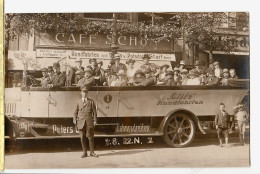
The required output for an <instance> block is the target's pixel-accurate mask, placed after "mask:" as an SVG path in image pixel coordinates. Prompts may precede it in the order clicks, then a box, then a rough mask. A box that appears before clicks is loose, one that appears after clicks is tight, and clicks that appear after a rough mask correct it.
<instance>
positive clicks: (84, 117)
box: [73, 98, 97, 129]
mask: <svg viewBox="0 0 260 174" xmlns="http://www.w3.org/2000/svg"><path fill="white" fill-rule="evenodd" d="M73 118H74V119H75V120H77V127H78V129H82V128H83V127H84V125H85V124H87V125H86V126H87V128H94V122H96V121H97V112H96V105H95V102H94V101H93V100H92V99H90V98H87V102H85V103H83V101H82V98H81V99H79V100H78V101H77V105H76V108H75V110H74V115H73Z"/></svg>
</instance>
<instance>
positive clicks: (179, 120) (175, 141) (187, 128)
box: [163, 113, 195, 148]
mask: <svg viewBox="0 0 260 174" xmlns="http://www.w3.org/2000/svg"><path fill="white" fill-rule="evenodd" d="M194 136H195V126H194V123H193V121H192V119H191V118H190V117H189V116H187V115H186V114H183V113H175V114H174V115H172V116H170V117H169V118H168V119H167V121H166V123H165V126H164V131H163V139H164V141H165V142H166V143H167V144H168V145H169V146H171V147H177V148H180V147H187V146H189V145H190V143H191V142H192V140H193V138H194Z"/></svg>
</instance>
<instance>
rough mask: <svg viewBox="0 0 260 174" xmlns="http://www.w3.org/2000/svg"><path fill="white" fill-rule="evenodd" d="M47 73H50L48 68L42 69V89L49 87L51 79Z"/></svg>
mask: <svg viewBox="0 0 260 174" xmlns="http://www.w3.org/2000/svg"><path fill="white" fill-rule="evenodd" d="M47 72H48V69H47V68H43V69H42V78H40V81H41V86H42V87H47V85H48V81H49V80H50V77H49V75H48V73H47Z"/></svg>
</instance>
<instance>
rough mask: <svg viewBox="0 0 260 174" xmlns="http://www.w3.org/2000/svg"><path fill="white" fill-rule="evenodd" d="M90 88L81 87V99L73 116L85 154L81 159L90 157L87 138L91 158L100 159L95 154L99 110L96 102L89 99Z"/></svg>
mask: <svg viewBox="0 0 260 174" xmlns="http://www.w3.org/2000/svg"><path fill="white" fill-rule="evenodd" d="M88 90H89V87H88V86H86V85H84V86H82V87H81V98H80V99H79V100H78V101H77V104H76V108H75V110H74V115H73V123H74V124H75V125H76V126H77V128H78V129H79V134H80V140H81V145H82V149H83V154H82V155H81V158H85V157H87V156H88V154H87V143H86V141H87V138H86V136H87V137H88V141H89V149H90V156H91V157H98V155H96V154H95V152H94V128H95V126H96V124H97V110H96V105H95V102H94V101H93V100H92V99H90V98H88Z"/></svg>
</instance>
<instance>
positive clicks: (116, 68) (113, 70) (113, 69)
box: [110, 63, 127, 74]
mask: <svg viewBox="0 0 260 174" xmlns="http://www.w3.org/2000/svg"><path fill="white" fill-rule="evenodd" d="M119 70H124V72H126V71H127V68H126V65H125V64H123V63H119V65H118V66H117V65H116V64H113V65H112V66H111V67H110V72H111V74H114V73H118V71H119Z"/></svg>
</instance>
